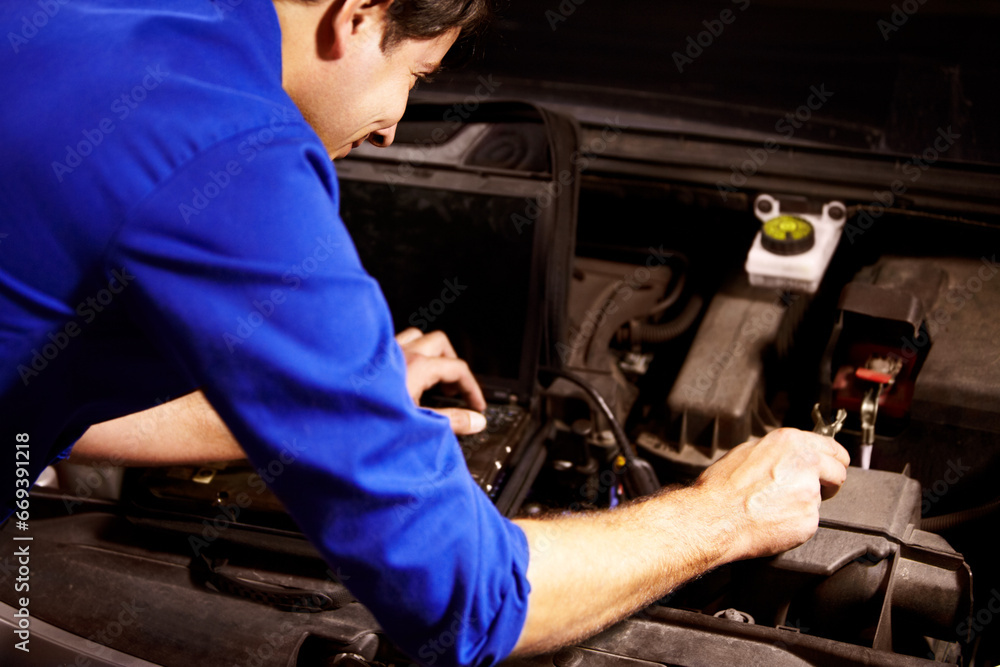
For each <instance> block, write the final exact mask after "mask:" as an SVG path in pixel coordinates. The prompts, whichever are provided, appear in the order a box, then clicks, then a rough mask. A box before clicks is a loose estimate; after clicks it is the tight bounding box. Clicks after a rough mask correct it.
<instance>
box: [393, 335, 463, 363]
mask: <svg viewBox="0 0 1000 667" xmlns="http://www.w3.org/2000/svg"><path fill="white" fill-rule="evenodd" d="M410 331H411V329H406V330H405V331H403V332H401V333H399V334H397V335H396V340H397V341H399V338H400V336H403V335H404V334H406V337H407V341H406V342H405V343H400V347H402V348H403V351H404V352H406V353H407V354H422V355H424V356H425V357H447V358H449V359H457V358H458V354H456V353H455V348H454V347H452V346H451V341H450V340H448V336H446V335H445V333H444V332H443V331H432V332H430V333H429V334H425V333H423V332H422V331H420V329H414V330H413V331H417V332H419V333H420V335H419V336H417V337H416V338H413V334H412V333H410Z"/></svg>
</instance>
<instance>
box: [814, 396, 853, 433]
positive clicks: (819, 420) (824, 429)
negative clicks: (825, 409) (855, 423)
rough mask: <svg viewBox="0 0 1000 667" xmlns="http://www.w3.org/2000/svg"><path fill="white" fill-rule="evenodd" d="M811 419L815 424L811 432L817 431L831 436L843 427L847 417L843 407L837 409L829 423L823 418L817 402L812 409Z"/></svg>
mask: <svg viewBox="0 0 1000 667" xmlns="http://www.w3.org/2000/svg"><path fill="white" fill-rule="evenodd" d="M812 419H813V424H815V425H816V426H815V427H814V428H813V433H819V434H820V435H825V436H829V437H831V438H832V437H833V436H835V435H837V434H838V433H840V429H841V428H843V427H844V420H845V419H847V410H845V409H844V408H841V409H839V410H837V416H836V417H835V418H834V420H833V421H832V422H831V423H829V424H827V423H826V421H825V420H824V419H823V413H822V412H820V409H819V403H817V404H816V405H814V406H813V409H812Z"/></svg>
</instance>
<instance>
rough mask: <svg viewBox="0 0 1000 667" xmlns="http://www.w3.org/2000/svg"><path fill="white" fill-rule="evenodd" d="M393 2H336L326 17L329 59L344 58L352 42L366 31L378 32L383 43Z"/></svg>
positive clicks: (379, 0) (361, 0) (381, 0)
mask: <svg viewBox="0 0 1000 667" xmlns="http://www.w3.org/2000/svg"><path fill="white" fill-rule="evenodd" d="M393 2H394V0H335V2H334V3H333V4H332V5H331V6H330V11H329V12H328V13H327V15H326V20H327V22H328V23H327V25H328V26H329V28H330V38H331V39H330V41H329V45H328V51H327V54H326V55H327V57H329V58H330V59H332V60H335V59H337V58H341V57H343V55H344V53H345V52H346V49H347V45H348V44H349V43H350V40H351V39H352V38H356V37H358V36H360V35H361V34H362V33H364V32H366V31H370V30H374V31H378V39H379V42H381V41H382V35H383V34H384V31H385V25H386V20H387V19H388V15H389V8H390V6H392V4H393Z"/></svg>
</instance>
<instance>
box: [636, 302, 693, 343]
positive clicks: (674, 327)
mask: <svg viewBox="0 0 1000 667" xmlns="http://www.w3.org/2000/svg"><path fill="white" fill-rule="evenodd" d="M702 303H703V301H702V298H701V296H699V295H698V294H693V295H691V299H690V300H689V301H688V302H687V306H685V307H684V310H683V311H682V312H681V314H680V315H678V316H677V317H676V318H674V319H672V320H671V321H669V322H662V323H659V324H647V323H643V324H638V325H632V326H631V327H630V336H631V339H632V342H633V343H666V342H667V341H669V340H673V339H674V338H677V337H678V336H680V335H681V334H683V333H684V332H685V331H687V330H688V329H690V328H691V325H692V324H694V321H695V319H696V318H697V317H698V313H699V312H701V306H702Z"/></svg>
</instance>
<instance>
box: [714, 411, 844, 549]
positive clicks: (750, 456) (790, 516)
mask: <svg viewBox="0 0 1000 667" xmlns="http://www.w3.org/2000/svg"><path fill="white" fill-rule="evenodd" d="M850 462H851V459H850V456H848V454H847V450H846V449H844V448H843V447H842V446H840V445H839V444H838V443H837V441H836V440H834V439H833V438H830V437H827V436H823V435H819V434H817V433H809V432H805V431H799V430H796V429H789V428H782V429H778V430H776V431H773V432H771V433H769V434H767V435H766V436H765V437H763V438H761V439H760V440H758V441H756V442H752V443H744V444H742V445H740V446H738V447H735V448H733V449H732V451H730V452H729V453H728V454H726V456H724V457H723V458H722V459H720V460H719V461H717V462H716V463H715V464H714V465H712V466H711V467H709V468H708V469H707V470H706V471H705V472H703V473H702V474H701V476H700V477H699V478H698V480H697V482H695V487H701V488H703V489H704V490H705V491H706V492H707V495H708V496H709V497H710V498H712V499H713V501H712V502H714V503H723V504H724V503H729V504H730V508H729V509H730V510H731V511H732V512H733V516H734V517H736V518H737V522H738V523H737V525H736V526H735V527H734V529H735V530H736V532H737V535H738V537H739V539H738V540H737V541H736V544H735V545H734V546H735V548H736V550H737V551H736V553H735V554H734V557H735V558H734V559H740V558H754V557H758V556H770V555H772V554H776V553H779V552H781V551H787V550H788V549H791V548H793V547H796V546H798V545H799V544H802V543H803V542H805V541H806V540H808V539H809V538H810V537H812V536H813V534H814V533H815V532H816V528H817V527H818V525H819V504H820V501H821V499H822V498H823V497H829V496H832V495H833V494H834V493H836V492H837V490H838V489H839V488H840V486H841V484H843V483H844V480H845V479H847V466H848V465H850ZM824 490H825V491H824Z"/></svg>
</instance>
